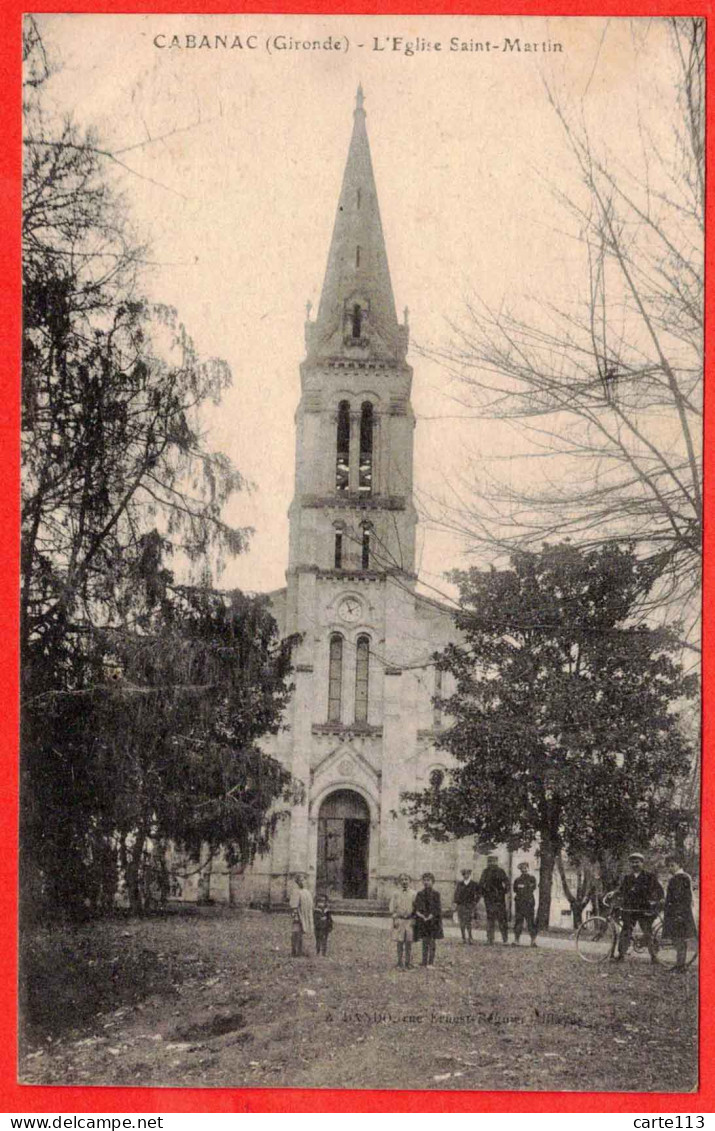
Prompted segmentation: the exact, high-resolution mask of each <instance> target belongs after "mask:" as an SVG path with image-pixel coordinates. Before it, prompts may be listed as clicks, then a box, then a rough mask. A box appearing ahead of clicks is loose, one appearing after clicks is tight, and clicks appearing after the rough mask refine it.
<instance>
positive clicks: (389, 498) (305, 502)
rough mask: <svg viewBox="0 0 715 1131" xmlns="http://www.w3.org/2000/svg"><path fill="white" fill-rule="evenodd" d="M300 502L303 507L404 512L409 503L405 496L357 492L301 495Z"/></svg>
mask: <svg viewBox="0 0 715 1131" xmlns="http://www.w3.org/2000/svg"><path fill="white" fill-rule="evenodd" d="M298 502H299V504H300V506H302V507H338V508H340V509H342V510H347V509H350V510H367V511H378V510H381V511H404V510H406V509H407V501H406V499H405V496H404V495H367V496H366V495H359V494H357V492H355V491H343V492H341V493H340V494H339V495H337V494H336V495H300V496H299V498H298Z"/></svg>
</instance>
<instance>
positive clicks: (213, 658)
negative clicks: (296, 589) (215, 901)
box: [24, 587, 293, 916]
mask: <svg viewBox="0 0 715 1131" xmlns="http://www.w3.org/2000/svg"><path fill="white" fill-rule="evenodd" d="M92 644H93V654H92V655H87V656H85V659H84V663H83V669H84V672H85V675H86V676H87V679H86V685H85V686H84V687H82V688H75V689H74V690H73V691H62V692H56V691H54V690H48V691H46V692H44V693H40V694H39V695H38V696H37V697H36V698H34V699H33V700H32V701H30V702H29V703H28V704H27V706H26V720H27V726H28V732H27V736H26V737H27V761H26V764H25V766H26V773H27V774H28V775H29V776H30V777H31V779H32V781H33V789H32V790H31V793H30V796H31V797H32V800H33V806H32V808H31V809H30V810H28V811H27V812H26V820H25V827H24V833H25V835H26V836H27V838H28V840H29V842H30V843H32V844H33V845H35V846H36V852H35V862H36V868H37V873H36V876H35V878H36V882H37V883H40V884H42V885H44V890H43V891H40V892H39V893H37V894H39V895H40V897H41V899H42V902H44V903H48V904H49V905H51V906H53V907H62V908H64V909H65V910H66V911H67V912H68V913H70V914H73V915H75V916H76V915H82V914H86V913H87V912H90V913H97V912H102V911H107V910H109V909H110V908H111V907H112V906H113V904H114V900H115V896H116V893H117V889H118V886H119V884H120V882H121V883H122V884H123V886H124V888H125V890H126V893H127V896H128V899H129V903H130V906H131V907H132V909H133V910H141V908H142V907H143V905H144V902H145V898H146V896H147V893H148V891H149V890H150V884H149V883H148V881H149V880H150V878H151V877H150V874H149V873H150V872H151V871H152V869H156V867H157V864H158V865H159V866H160V869H161V868H163V869H164V874H165V875H166V876H167V883H168V872H167V870H166V869H165V867H164V865H163V863H162V848H163V846H165V845H166V844H167V843H169V842H171V843H172V844H173V845H174V846H175V847H176V848H178V849H180V850H183V851H184V852H185V853H186V854H187V855H188V857H189V858H190V859H192V860H194V861H198V860H199V858H200V856H201V853H202V849H203V850H204V852H205V851H206V850H208V852H209V854H216V853H218V852H219V851H221V852H223V854H224V857H225V859H226V862H227V864H228V865H229V866H232V865H234V864H243V865H245V864H247V863H250V861H251V860H252V859H253V857H254V855H255V853H256V852H260V851H262V850H264V849H265V848H266V847H267V846H268V843H269V838H270V835H271V833H272V831H273V830H274V828H275V825H276V822H277V820H278V819H279V816H280V810H279V809H278V808H277V803H279V802H280V799H281V798H284V799H285V800H289V799H290V798H291V797H292V796H293V794H292V781H291V777H290V774H289V773H288V772H287V771H286V770H285V769H284V768H283V767H282V766H281V765H280V763H278V762H277V761H276V760H275V759H273V758H271V757H268V756H267V755H266V754H264V753H263V752H262V751H261V750H260V749H259V747H258V745H257V742H258V739H260V738H261V737H262V736H263V735H265V734H267V733H276V731H277V730H278V727H279V724H280V717H281V711H282V709H283V707H284V706H285V704H286V702H287V699H288V695H289V693H290V687H289V685H288V683H287V677H288V675H289V672H290V648H291V641H290V640H288V641H283V642H279V640H278V637H277V626H276V623H275V621H274V620H273V618H272V617H271V615H270V613H269V612H268V610H267V608H266V605H265V602H264V601H263V600H261V599H256V598H248V597H246V596H244V595H243V594H240V593H231V594H217V593H214V592H211V591H208V590H200V589H190V588H186V587H181V588H179V589H175V590H172V591H170V592H169V591H167V594H166V595H165V596H164V598H163V600H162V602H161V606H160V608H159V609H158V610H157V611H156V612H155V613H154V615H153V616H152V618H151V623H150V624H147V625H146V626H145V628H144V631H143V632H141V633H138V632H136V631H132V632H125V631H123V630H122V631H116V632H115V631H111V632H106V631H105V632H104V633H101V634H96V635H95V636H94V637H93V638H92ZM90 672H91V673H93V679H90V678H89V675H90ZM165 894H166V892H165Z"/></svg>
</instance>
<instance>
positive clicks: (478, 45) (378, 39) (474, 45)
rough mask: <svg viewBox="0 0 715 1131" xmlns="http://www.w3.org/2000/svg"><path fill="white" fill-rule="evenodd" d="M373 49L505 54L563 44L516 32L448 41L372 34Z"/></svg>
mask: <svg viewBox="0 0 715 1131" xmlns="http://www.w3.org/2000/svg"><path fill="white" fill-rule="evenodd" d="M372 49H373V51H398V52H399V53H400V54H402V55H419V54H423V53H426V52H429V51H440V52H441V51H443V50H446V51H449V52H452V51H484V52H492V51H494V52H496V51H501V52H502V53H503V54H505V55H510V54H516V55H520V54H522V53H524V54H532V53H538V54H542V55H543V54H546V53H548V52H550V51H563V49H564V48H563V44H562V43H558V42H556V41H554V40H551V39H542V40H541V41H536V42H535V41H533V40H526V39H521V38H520V37H519V36H516V37H515V38H514V39H509V38H508V37H507V36H505V37H504V39H502V40H500V41H498V42H492V41H491V40H488V39H462V38H461V37H460V36H458V35H453V36H452V38H451V39H450V40H449V42H448V43H445V42H444V41H442V40H441V39H426V38H424V37H423V36H416V37H415V38H414V39H405V37H404V36H401V35H376V36H373V41H372Z"/></svg>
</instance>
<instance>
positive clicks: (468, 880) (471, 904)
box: [454, 856, 538, 946]
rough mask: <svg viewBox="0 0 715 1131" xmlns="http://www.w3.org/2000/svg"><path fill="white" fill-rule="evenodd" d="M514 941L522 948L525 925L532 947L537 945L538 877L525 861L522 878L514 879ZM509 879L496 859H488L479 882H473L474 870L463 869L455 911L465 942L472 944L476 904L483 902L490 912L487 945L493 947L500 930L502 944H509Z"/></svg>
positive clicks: (488, 912) (457, 891)
mask: <svg viewBox="0 0 715 1131" xmlns="http://www.w3.org/2000/svg"><path fill="white" fill-rule="evenodd" d="M513 889H514V941H513V943H512V945H513V946H519V940H520V939H521V935H522V932H523V930H524V927H525V926H526V930H527V933H528V935H529V938H530V939H531V945H532V946H536V936H537V933H538V932H537V927H536V877H535V876H532V875H531V873H530V872H529V865H528V864H527V862H526V861H525V860H524V861H522V862H521V864H519V875H518V876H517V877H516V879H515V880H514V884H513ZM508 894H509V879H508V876H507V874H506V872H505V871H504V869H503V868H500V867H499V858H498V857H497V856H488V857H487V866H486V868H485V869H484V871H483V872H482V874H481V876H480V878H479V882H477V881H476V880H474V879H472V870H471V868H463V869H462V879H461V880H460V881H459V883H458V884H457V886H456V888H455V891H454V908H455V910H456V912H457V919H458V921H459V929H460V931H461V933H462V942H464V943H472V942H473V938H472V927H473V924H474V921H475V919H476V914H477V904H478V903H479V900H480V899H483V900H484V907H485V909H486V913H487V945H488V946H493V945H494V934H495V931H496V928H497V927H498V928H499V932H500V934H501V938H502V942H504V943H507V942H508V941H509V914H508V911H507V903H506V901H507V896H508Z"/></svg>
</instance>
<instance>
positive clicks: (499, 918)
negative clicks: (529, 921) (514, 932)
mask: <svg viewBox="0 0 715 1131" xmlns="http://www.w3.org/2000/svg"><path fill="white" fill-rule="evenodd" d="M479 891H480V892H481V894H482V897H483V899H484V905H485V907H486V909H487V946H494V927H495V925H496V924H497V923H498V924H499V930H500V931H501V937H502V942H503V943H506V942H508V939H509V920H508V917H507V913H506V897H507V893H508V891H509V880H508V879H507V874H506V872H505V871H504V869H503V868H500V867H499V857H498V856H487V866H486V868H485V869H484V871H483V872H482V875H481V878H480V880H479Z"/></svg>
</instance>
